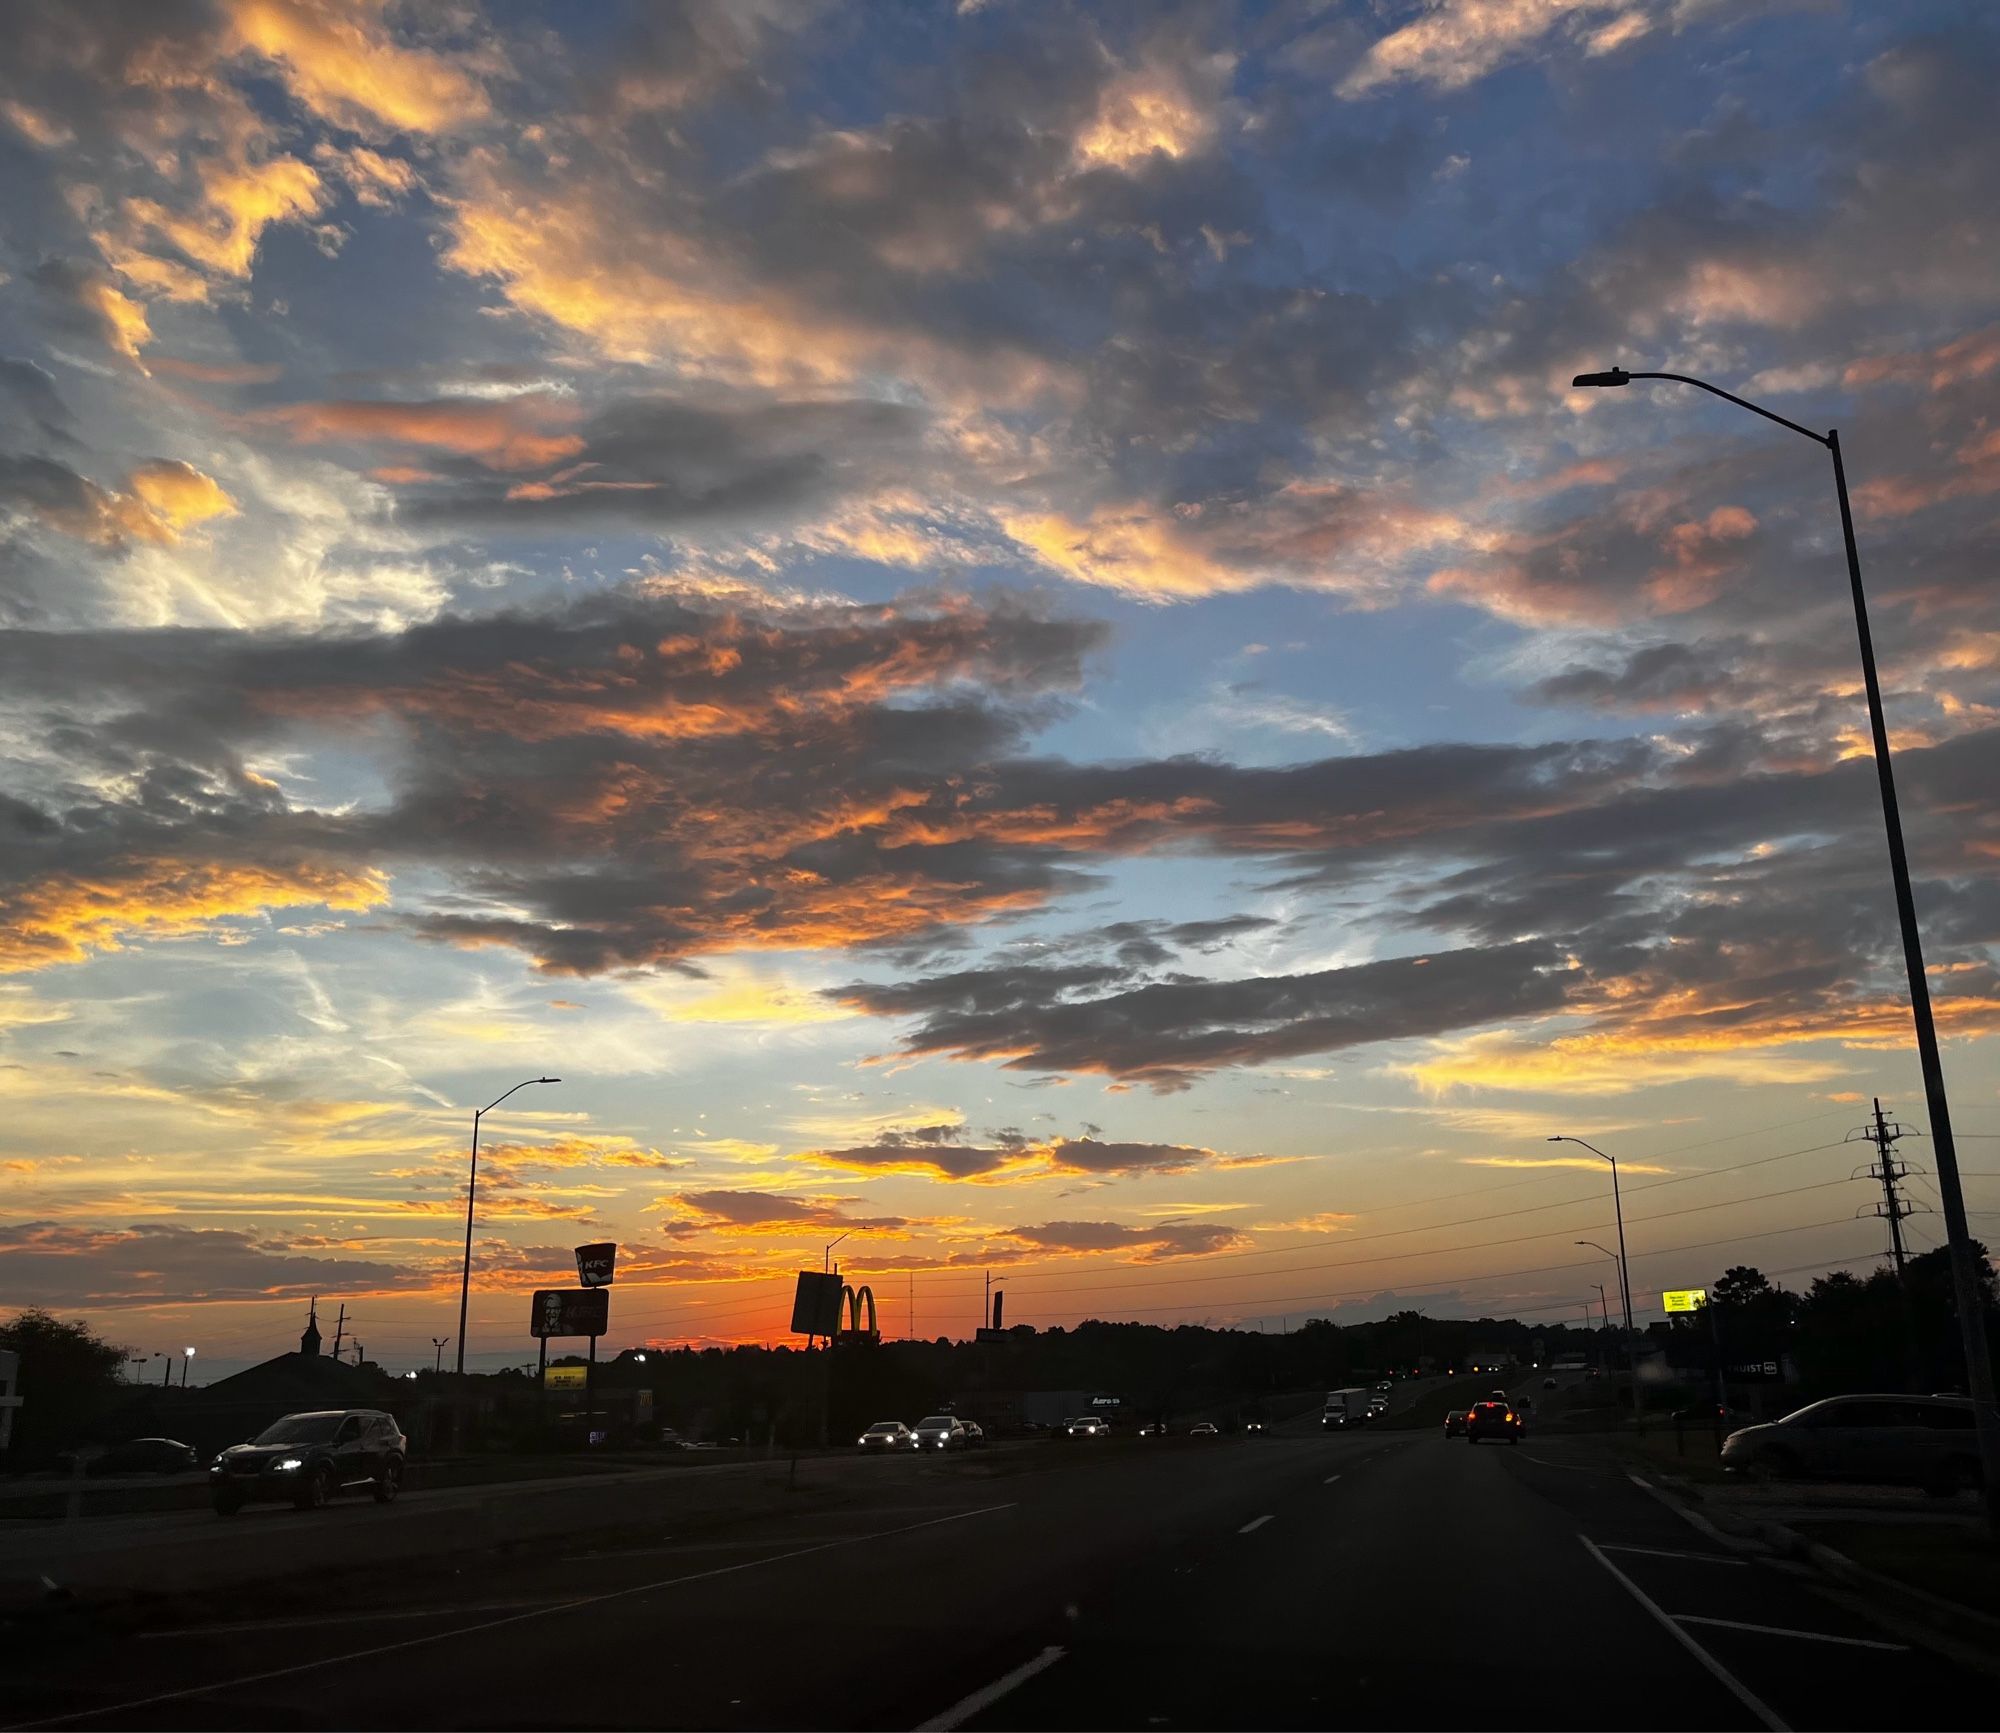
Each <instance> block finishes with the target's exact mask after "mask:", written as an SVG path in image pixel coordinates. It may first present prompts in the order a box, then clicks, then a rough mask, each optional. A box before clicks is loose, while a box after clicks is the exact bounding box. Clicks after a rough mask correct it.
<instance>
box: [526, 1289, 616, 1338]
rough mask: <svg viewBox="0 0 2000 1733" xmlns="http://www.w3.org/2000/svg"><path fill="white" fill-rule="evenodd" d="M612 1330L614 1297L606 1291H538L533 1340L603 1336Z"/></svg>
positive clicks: (532, 1320)
mask: <svg viewBox="0 0 2000 1733" xmlns="http://www.w3.org/2000/svg"><path fill="white" fill-rule="evenodd" d="M610 1326H611V1296H610V1295H609V1294H608V1293H606V1292H605V1290H604V1289H602V1288H537V1289H536V1290H535V1309H534V1311H533V1312H532V1313H531V1314H530V1316H529V1319H528V1334H529V1335H531V1336H601V1335H603V1334H604V1332H605V1331H606V1330H607V1329H609V1328H610Z"/></svg>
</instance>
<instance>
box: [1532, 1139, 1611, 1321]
mask: <svg viewBox="0 0 2000 1733" xmlns="http://www.w3.org/2000/svg"><path fill="white" fill-rule="evenodd" d="M1549 1142H1551V1143H1574V1144H1577V1145H1579V1146H1580V1147H1581V1148H1584V1149H1587V1150H1589V1151H1590V1153H1591V1154H1592V1155H1594V1156H1596V1157H1597V1159H1598V1160H1599V1161H1609V1162H1611V1209H1612V1213H1613V1214H1614V1215H1616V1216H1617V1218H1618V1296H1619V1298H1620V1300H1622V1301H1623V1302H1624V1306H1625V1334H1626V1335H1627V1336H1630V1335H1631V1334H1632V1278H1631V1277H1630V1276H1629V1275H1627V1274H1626V1270H1625V1205H1624V1204H1623V1203H1622V1202H1621V1201H1620V1200H1619V1196H1618V1163H1617V1162H1616V1161H1614V1160H1612V1158H1611V1157H1610V1156H1608V1155H1606V1154H1605V1153H1604V1151H1603V1150H1601V1149H1599V1148H1598V1147H1597V1145H1596V1144H1594V1143H1585V1142H1584V1141H1583V1139H1582V1138H1580V1137H1552V1138H1550V1139H1549ZM1576 1243H1577V1244H1578V1245H1580V1246H1597V1249H1598V1250H1599V1251H1600V1252H1603V1251H1604V1248H1603V1247H1602V1246H1599V1245H1597V1242H1596V1241H1595V1240H1578V1241H1577V1242H1576ZM1604 1255H1605V1256H1606V1257H1609V1256H1610V1255H1611V1254H1610V1253H1609V1252H1604Z"/></svg>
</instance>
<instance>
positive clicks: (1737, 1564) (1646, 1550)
mask: <svg viewBox="0 0 2000 1733" xmlns="http://www.w3.org/2000/svg"><path fill="white" fill-rule="evenodd" d="M1598 1544H1599V1545H1600V1546H1602V1548H1603V1549H1604V1550H1605V1551H1606V1552H1636V1553H1643V1554H1644V1555H1645V1556H1646V1557H1647V1558H1684V1559H1693V1560H1694V1561H1695V1562H1696V1563H1697V1564H1705V1565H1728V1566H1730V1567H1731V1568H1732V1569H1735V1570H1747V1569H1748V1568H1749V1565H1750V1561H1749V1560H1748V1559H1741V1558H1723V1557H1721V1556H1719V1555H1718V1554H1716V1553H1712V1552H1676V1551H1674V1549H1673V1548H1671V1547H1664V1546H1619V1545H1617V1544H1616V1543H1615V1542H1613V1541H1608V1540H1607V1541H1601V1542H1599V1543H1598Z"/></svg>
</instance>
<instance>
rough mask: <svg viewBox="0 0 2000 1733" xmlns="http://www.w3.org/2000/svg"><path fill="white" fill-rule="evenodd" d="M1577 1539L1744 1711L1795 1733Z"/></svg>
mask: <svg viewBox="0 0 2000 1733" xmlns="http://www.w3.org/2000/svg"><path fill="white" fill-rule="evenodd" d="M1632 1478H1633V1479H1634V1480H1637V1479H1638V1478H1639V1477H1638V1476H1637V1475H1636V1474H1635V1475H1633V1476H1632ZM1576 1538H1577V1539H1578V1540H1580V1541H1582V1542H1583V1544H1584V1548H1585V1550H1586V1551H1588V1552H1589V1554H1590V1556H1591V1557H1592V1558H1594V1559H1595V1560H1597V1562H1598V1563H1599V1564H1601V1565H1602V1566H1603V1567H1604V1568H1605V1569H1606V1570H1608V1571H1609V1572H1610V1573H1611V1574H1612V1575H1613V1576H1614V1577H1616V1578H1617V1579H1618V1581H1619V1582H1620V1583H1622V1584H1623V1585H1624V1587H1625V1592H1626V1593H1627V1594H1629V1595H1630V1596H1631V1597H1632V1598H1633V1599H1634V1600H1635V1601H1637V1602H1638V1603H1639V1605H1640V1606H1642V1607H1644V1608H1645V1609H1646V1611H1647V1612H1649V1613H1651V1614H1652V1615H1653V1617H1654V1619H1656V1620H1657V1621H1658V1622H1659V1626H1660V1629H1661V1630H1663V1631H1665V1632H1667V1634H1668V1635H1669V1636H1671V1637H1672V1638H1673V1639H1674V1641H1675V1642H1677V1643H1679V1644H1680V1645H1681V1647H1682V1648H1684V1649H1686V1650H1687V1652H1688V1653H1689V1654H1690V1655H1692V1656H1694V1658H1695V1659H1696V1660H1697V1661H1699V1662H1700V1663H1701V1664H1702V1665H1703V1666H1704V1667H1706V1668H1707V1669H1708V1670H1709V1672H1710V1673H1711V1674H1713V1675H1714V1676H1715V1678H1716V1679H1717V1680H1718V1681H1720V1682H1721V1684H1723V1685H1724V1686H1725V1687H1726V1688H1727V1689H1728V1691H1729V1693H1730V1695H1731V1696H1733V1697H1734V1698H1735V1699H1736V1700H1737V1702H1739V1703H1741V1704H1742V1705H1743V1707H1744V1708H1746V1709H1748V1710H1749V1711H1750V1713H1751V1714H1753V1715H1755V1716H1756V1717H1757V1719H1758V1720H1759V1721H1761V1722H1763V1723H1764V1725H1765V1726H1766V1727H1768V1728H1769V1729H1770V1730H1771V1733H1791V1729H1790V1728H1789V1727H1788V1726H1787V1725H1786V1724H1785V1723H1784V1722H1783V1721H1782V1720H1780V1719H1779V1718H1778V1716H1777V1715H1775V1714H1774V1713H1773V1712H1772V1711H1771V1710H1770V1708H1769V1707H1768V1706H1766V1704H1765V1702H1764V1700H1763V1699H1762V1698H1761V1697H1759V1696H1758V1695H1757V1694H1756V1693H1755V1692H1754V1691H1752V1690H1751V1689H1750V1687H1749V1686H1748V1685H1746V1684H1744V1683H1743V1681H1742V1680H1741V1679H1739V1678H1737V1676H1736V1675H1735V1674H1734V1673H1732V1672H1731V1671H1730V1670H1729V1669H1728V1668H1727V1667H1725V1666H1724V1665H1723V1664H1722V1663H1721V1662H1720V1661H1718V1660H1717V1659H1716V1658H1715V1657H1714V1656H1713V1655H1711V1654H1710V1653H1709V1652H1708V1651H1707V1650H1706V1649H1704V1648H1703V1647H1702V1646H1701V1645H1700V1644H1699V1643H1697V1642H1696V1641H1695V1640H1694V1638H1692V1637H1691V1636H1689V1635H1688V1634H1687V1632H1686V1631H1684V1630H1682V1629H1681V1627H1680V1626H1679V1625H1677V1624H1676V1623H1675V1622H1674V1621H1673V1620H1672V1619H1671V1618H1669V1617H1668V1616H1667V1615H1666V1614H1665V1613H1663V1612H1662V1611H1660V1608H1659V1606H1658V1604H1657V1603H1656V1602H1655V1601H1654V1600H1653V1599H1652V1597H1651V1596H1650V1595H1648V1594H1647V1593H1646V1591H1645V1590H1644V1589H1642V1588H1640V1586H1639V1585H1638V1584H1637V1583H1635V1582H1634V1581H1633V1580H1632V1579H1631V1578H1630V1577H1628V1576H1627V1575H1626V1574H1625V1573H1624V1572H1623V1571H1621V1570H1620V1569H1619V1568H1618V1567H1617V1566H1616V1565H1615V1564H1613V1563H1612V1562H1611V1561H1610V1560H1609V1559H1608V1558H1606V1557H1605V1556H1604V1554H1603V1553H1602V1552H1601V1551H1599V1550H1598V1546H1597V1543H1596V1542H1595V1541H1593V1540H1592V1539H1591V1538H1590V1536H1589V1535H1587V1534H1580V1535H1578V1536H1577V1537H1576Z"/></svg>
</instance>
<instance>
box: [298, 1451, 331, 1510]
mask: <svg viewBox="0 0 2000 1733" xmlns="http://www.w3.org/2000/svg"><path fill="white" fill-rule="evenodd" d="M332 1501H333V1470H332V1469H331V1468H329V1467H328V1466H327V1465H326V1464H325V1463H324V1462H322V1463H321V1464H320V1465H319V1467H317V1468H315V1469H314V1470H313V1471H312V1473H311V1474H310V1475H309V1476H308V1477H307V1479H306V1483H305V1485H303V1486H302V1487H300V1488H299V1496H298V1498H297V1499H296V1500H295V1501H294V1502H295V1503H296V1504H297V1506H298V1508H299V1509H300V1510H324V1509H325V1508H326V1507H327V1505H329V1504H330V1503H332Z"/></svg>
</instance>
